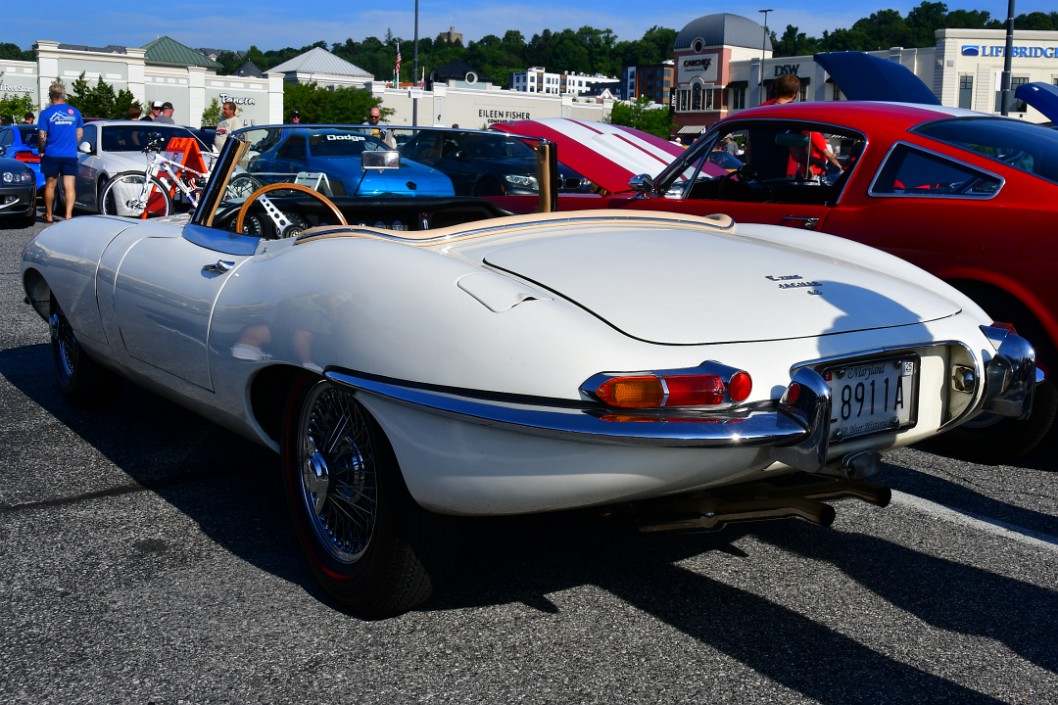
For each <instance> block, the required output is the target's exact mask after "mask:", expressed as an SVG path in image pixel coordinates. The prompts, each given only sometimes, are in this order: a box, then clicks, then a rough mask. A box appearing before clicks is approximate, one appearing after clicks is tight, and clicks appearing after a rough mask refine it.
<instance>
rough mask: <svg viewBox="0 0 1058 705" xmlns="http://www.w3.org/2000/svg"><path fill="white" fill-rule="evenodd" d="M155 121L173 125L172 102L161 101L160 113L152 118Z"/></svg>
mask: <svg viewBox="0 0 1058 705" xmlns="http://www.w3.org/2000/svg"><path fill="white" fill-rule="evenodd" d="M154 121H155V122H164V123H165V124H167V125H175V124H176V123H175V122H174V121H173V104H172V103H170V102H169V101H165V102H164V103H162V114H161V115H159V116H158V117H156V118H154Z"/></svg>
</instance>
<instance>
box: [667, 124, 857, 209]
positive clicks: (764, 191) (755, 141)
mask: <svg viewBox="0 0 1058 705" xmlns="http://www.w3.org/2000/svg"><path fill="white" fill-rule="evenodd" d="M863 145H864V138H863V136H862V135H860V134H859V133H855V132H852V131H849V130H844V129H838V128H835V127H831V126H827V125H819V124H816V123H810V122H801V121H787V120H781V121H780V120H761V121H759V122H751V123H744V122H737V121H736V122H731V123H720V125H718V126H717V127H716V128H714V129H713V130H712V131H711V132H709V133H708V134H706V135H705V136H703V137H702V138H700V139H699V140H697V141H696V142H695V143H694V144H693V145H692V146H691V147H690V148H689V149H688V150H687V151H686V152H685V153H684V154H683V156H681V157H679V158H678V159H676V161H674V162H673V163H672V164H670V165H669V166H668V167H666V169H665V171H663V172H662V173H661V174H660V175H659V176H658V179H657V183H658V184H659V188H660V189H662V192H663V193H664V194H665V195H666V196H667V197H668V198H695V199H698V198H709V199H723V200H736V201H781V202H810V203H816V202H818V203H823V202H833V201H835V200H836V199H837V198H838V197H839V196H840V191H841V189H842V188H843V185H844V182H845V181H846V180H845V179H842V178H841V175H842V174H843V173H844V171H845V170H848V169H851V168H853V167H854V166H855V161H856V158H857V156H858V155H859V153H860V151H861V150H862V149H863ZM828 154H830V155H833V156H832V157H828V156H827V155H828Z"/></svg>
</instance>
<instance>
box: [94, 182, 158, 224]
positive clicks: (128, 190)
mask: <svg viewBox="0 0 1058 705" xmlns="http://www.w3.org/2000/svg"><path fill="white" fill-rule="evenodd" d="M146 178H147V177H146V175H144V174H141V173H139V172H135V171H130V172H126V173H124V174H118V175H117V176H115V177H114V178H113V179H111V180H110V181H109V182H108V183H107V185H106V187H105V188H104V189H103V192H102V193H101V194H100V196H99V212H100V213H103V214H104V215H118V216H123V217H126V218H143V217H144V211H146V215H147V217H154V216H157V217H163V216H167V215H169V214H170V213H172V212H173V199H172V198H171V197H170V196H169V189H168V188H166V186H165V185H164V184H162V182H161V181H159V180H158V179H157V178H156V177H153V176H152V177H151V178H150V182H149V185H150V188H149V189H147V190H145V189H144V182H145V180H146Z"/></svg>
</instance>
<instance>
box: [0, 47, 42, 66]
mask: <svg viewBox="0 0 1058 705" xmlns="http://www.w3.org/2000/svg"><path fill="white" fill-rule="evenodd" d="M36 58H37V57H36V56H34V54H33V50H32V49H27V50H25V51H23V50H22V49H19V48H18V45H17V44H12V43H11V42H0V59H8V60H14V61H35V60H36Z"/></svg>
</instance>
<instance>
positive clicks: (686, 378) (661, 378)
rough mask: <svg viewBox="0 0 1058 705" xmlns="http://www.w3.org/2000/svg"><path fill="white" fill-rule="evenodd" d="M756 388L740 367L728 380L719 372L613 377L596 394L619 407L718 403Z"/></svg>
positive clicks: (745, 395) (742, 397)
mask: <svg viewBox="0 0 1058 705" xmlns="http://www.w3.org/2000/svg"><path fill="white" fill-rule="evenodd" d="M752 389H753V380H752V379H751V378H750V376H749V373H747V372H743V371H738V372H736V373H735V374H733V375H732V376H731V379H730V381H729V382H728V383H727V384H725V383H724V378H723V377H722V376H721V375H716V374H677V375H630V376H627V377H613V378H611V379H608V380H607V381H606V382H604V383H603V384H601V385H600V386H599V387H598V388H597V389H596V390H595V394H596V395H597V396H598V397H599V399H600V400H602V401H603V402H605V403H606V404H607V405H609V406H612V407H616V408H620V409H659V408H671V407H691V406H717V405H718V404H723V403H724V401H725V397H727V398H730V400H731V401H733V402H742V401H745V400H746V399H747V398H748V397H749V394H750V391H751V390H752Z"/></svg>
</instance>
